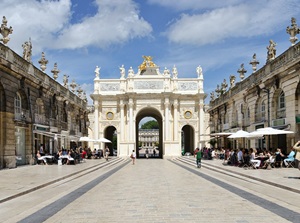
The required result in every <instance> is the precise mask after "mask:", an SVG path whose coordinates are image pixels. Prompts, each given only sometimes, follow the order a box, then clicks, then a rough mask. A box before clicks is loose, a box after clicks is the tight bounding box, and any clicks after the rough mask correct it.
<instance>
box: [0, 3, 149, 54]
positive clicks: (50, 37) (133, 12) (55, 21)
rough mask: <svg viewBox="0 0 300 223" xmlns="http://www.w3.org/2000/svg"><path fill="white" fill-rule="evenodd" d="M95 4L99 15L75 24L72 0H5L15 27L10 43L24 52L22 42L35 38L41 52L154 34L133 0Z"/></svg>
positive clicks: (3, 5)
mask: <svg viewBox="0 0 300 223" xmlns="http://www.w3.org/2000/svg"><path fill="white" fill-rule="evenodd" d="M95 4H96V6H97V7H98V12H97V13H96V14H95V15H92V16H86V17H85V18H83V19H82V21H78V23H76V24H71V23H70V22H71V19H72V18H71V16H72V11H71V7H72V1H71V0H60V1H56V0H47V1H45V0H42V1H37V0H2V1H0V9H1V11H2V13H3V12H5V15H3V16H6V18H7V20H8V26H12V27H13V30H14V31H13V34H12V35H11V36H10V38H11V41H10V42H9V43H8V46H9V47H10V48H12V49H13V50H15V51H16V52H17V53H18V54H21V53H22V51H23V49H22V47H21V46H22V44H23V43H24V42H25V41H27V40H28V39H29V38H31V42H32V45H33V55H37V54H40V53H41V51H44V50H45V49H78V48H85V47H90V46H96V47H101V48H105V47H108V46H110V45H112V44H122V43H124V42H126V41H128V40H130V39H133V38H138V37H144V36H147V35H151V32H152V27H151V25H150V24H149V23H148V22H146V21H145V20H144V19H143V18H141V17H140V16H139V13H140V12H139V10H138V6H137V5H136V4H135V3H134V2H133V1H132V0H114V1H109V0H96V1H95ZM0 16H1V15H0Z"/></svg>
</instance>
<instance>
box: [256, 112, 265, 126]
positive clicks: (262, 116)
mask: <svg viewBox="0 0 300 223" xmlns="http://www.w3.org/2000/svg"><path fill="white" fill-rule="evenodd" d="M265 121H266V113H265V112H260V113H256V114H255V122H256V123H261V122H265Z"/></svg>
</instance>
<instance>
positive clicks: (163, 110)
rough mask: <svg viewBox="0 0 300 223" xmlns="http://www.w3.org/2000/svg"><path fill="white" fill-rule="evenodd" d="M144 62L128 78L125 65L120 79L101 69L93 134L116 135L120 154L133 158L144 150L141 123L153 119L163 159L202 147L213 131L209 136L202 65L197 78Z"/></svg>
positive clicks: (147, 59) (97, 72) (148, 60)
mask: <svg viewBox="0 0 300 223" xmlns="http://www.w3.org/2000/svg"><path fill="white" fill-rule="evenodd" d="M143 58H144V61H143V62H142V64H141V65H140V66H139V69H138V72H137V73H134V71H133V69H132V67H130V68H129V70H128V75H127V77H125V68H124V66H122V67H120V79H101V77H100V70H99V68H98V67H96V70H95V76H96V77H95V79H94V93H93V94H92V95H91V98H92V99H93V102H94V113H93V115H90V116H89V119H90V120H91V132H90V133H89V135H92V136H93V138H95V139H97V138H99V137H105V138H108V139H111V138H112V135H113V133H114V132H116V133H117V144H118V146H117V148H118V156H121V157H122V156H128V155H129V154H130V153H131V151H132V150H136V151H137V153H138V151H139V150H138V146H139V128H138V126H139V122H140V120H142V119H143V118H144V117H152V118H154V119H156V121H157V122H158V125H159V130H158V132H159V140H158V144H159V148H158V150H159V154H160V157H161V158H163V157H164V156H179V155H181V151H182V149H183V150H186V151H193V150H194V149H195V147H198V146H203V145H204V143H205V141H206V138H205V137H206V135H207V134H208V133H209V132H207V134H205V131H207V126H208V122H207V118H208V116H207V114H206V113H205V111H204V98H205V94H204V92H203V74H202V69H201V67H200V66H199V67H198V68H197V69H196V70H197V76H196V75H195V76H196V77H195V78H178V72H177V68H176V67H175V66H174V67H173V69H172V71H170V70H168V69H167V68H165V69H164V71H163V73H161V72H160V70H159V67H158V66H157V65H155V64H154V62H153V61H152V57H150V56H144V57H143ZM182 141H184V142H185V143H184V144H182ZM108 146H110V145H109V144H108ZM137 155H138V154H137Z"/></svg>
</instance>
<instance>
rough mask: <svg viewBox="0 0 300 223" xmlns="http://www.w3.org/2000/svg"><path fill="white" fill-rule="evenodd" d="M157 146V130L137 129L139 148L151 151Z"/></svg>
mask: <svg viewBox="0 0 300 223" xmlns="http://www.w3.org/2000/svg"><path fill="white" fill-rule="evenodd" d="M158 146H159V130H158V129H139V148H140V147H141V148H150V149H153V148H155V147H158Z"/></svg>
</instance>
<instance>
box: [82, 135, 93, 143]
mask: <svg viewBox="0 0 300 223" xmlns="http://www.w3.org/2000/svg"><path fill="white" fill-rule="evenodd" d="M79 141H80V142H93V141H94V140H93V139H90V138H89V137H87V136H83V137H80V139H79Z"/></svg>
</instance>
